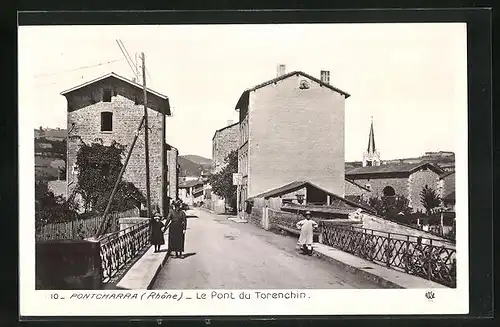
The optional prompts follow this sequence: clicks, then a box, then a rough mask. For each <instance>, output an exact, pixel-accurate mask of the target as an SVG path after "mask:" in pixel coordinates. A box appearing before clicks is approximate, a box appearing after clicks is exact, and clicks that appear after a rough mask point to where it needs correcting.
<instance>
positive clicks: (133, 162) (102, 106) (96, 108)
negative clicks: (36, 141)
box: [67, 94, 164, 210]
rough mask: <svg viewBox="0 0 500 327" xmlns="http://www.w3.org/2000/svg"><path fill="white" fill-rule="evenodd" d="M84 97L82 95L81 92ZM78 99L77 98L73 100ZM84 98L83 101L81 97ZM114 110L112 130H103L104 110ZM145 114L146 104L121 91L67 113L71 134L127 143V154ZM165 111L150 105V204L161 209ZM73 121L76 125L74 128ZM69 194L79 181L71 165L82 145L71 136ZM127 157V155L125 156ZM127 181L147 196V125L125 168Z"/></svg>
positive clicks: (89, 140)
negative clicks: (135, 100) (145, 147)
mask: <svg viewBox="0 0 500 327" xmlns="http://www.w3.org/2000/svg"><path fill="white" fill-rule="evenodd" d="M82 96H83V95H82ZM72 101H73V102H75V101H76V100H72ZM82 101H83V100H82ZM104 111H106V112H112V113H113V131H112V132H102V131H101V112H104ZM143 114H144V106H143V105H140V104H139V105H136V104H135V102H134V101H133V100H131V99H130V97H128V96H127V97H126V96H123V95H121V94H118V95H115V96H113V97H112V102H97V103H94V104H91V105H88V106H82V107H81V108H80V109H78V110H74V111H70V112H69V113H68V117H67V118H68V130H71V133H70V136H75V135H78V136H80V137H81V138H82V140H83V141H84V142H85V143H87V144H89V143H92V142H93V141H96V140H99V139H100V140H102V142H103V144H104V145H110V144H111V142H112V141H113V140H115V141H116V142H118V143H120V144H122V145H124V146H125V147H126V148H125V155H126V154H127V153H128V150H129V148H130V145H131V143H132V140H133V138H134V135H135V131H136V130H137V128H138V127H139V123H140V121H141V119H142V116H143ZM163 119H164V117H163V114H162V113H160V112H158V111H155V110H152V109H149V108H148V124H149V160H150V165H149V166H150V185H151V207H152V210H154V209H155V207H159V208H160V210H161V209H162V208H161V207H162V193H163V192H162V190H163V185H162V169H163V163H164V158H163V145H164V133H163V130H162V122H163ZM73 124H74V127H72V126H73ZM67 144H68V157H67V161H68V163H67V164H68V169H67V174H68V176H67V181H68V194H71V193H72V192H73V190H74V188H75V186H76V185H77V183H78V176H77V175H76V174H73V173H72V167H73V165H74V164H75V162H76V155H77V153H78V150H79V148H80V141H79V140H78V139H71V138H68V141H67ZM123 160H125V156H124V157H123ZM123 178H124V180H126V181H129V182H132V183H134V185H135V186H136V187H137V188H139V189H140V190H141V191H142V192H143V194H144V196H146V169H145V149H144V127H143V128H142V130H141V133H140V135H139V138H138V139H137V142H136V144H135V147H134V149H133V152H132V154H131V157H130V161H129V163H128V166H127V168H126V170H125V173H124V176H123Z"/></svg>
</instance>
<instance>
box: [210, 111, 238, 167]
mask: <svg viewBox="0 0 500 327" xmlns="http://www.w3.org/2000/svg"><path fill="white" fill-rule="evenodd" d="M239 142H240V127H239V122H236V123H233V122H231V121H228V125H227V126H226V127H224V128H221V129H218V130H216V131H215V133H214V136H213V137H212V160H213V173H217V172H218V171H220V169H222V168H223V167H224V166H225V160H226V158H227V156H228V155H229V154H230V153H231V152H232V151H237V150H238V147H239Z"/></svg>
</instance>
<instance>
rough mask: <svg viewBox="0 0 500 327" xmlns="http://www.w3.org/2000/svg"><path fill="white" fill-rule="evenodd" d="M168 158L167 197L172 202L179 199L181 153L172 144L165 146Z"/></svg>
mask: <svg viewBox="0 0 500 327" xmlns="http://www.w3.org/2000/svg"><path fill="white" fill-rule="evenodd" d="M165 150H166V151H167V153H166V158H167V196H168V197H169V200H170V201H175V200H177V199H178V196H179V192H178V189H177V187H178V184H179V163H178V157H179V151H178V150H177V148H175V147H173V146H171V145H170V144H168V143H167V144H166V145H165Z"/></svg>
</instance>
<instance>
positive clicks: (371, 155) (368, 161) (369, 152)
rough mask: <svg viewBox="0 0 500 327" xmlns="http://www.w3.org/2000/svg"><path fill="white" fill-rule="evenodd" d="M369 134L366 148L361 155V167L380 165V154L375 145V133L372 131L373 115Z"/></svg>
mask: <svg viewBox="0 0 500 327" xmlns="http://www.w3.org/2000/svg"><path fill="white" fill-rule="evenodd" d="M371 118H372V119H371V125H370V134H369V135H368V148H367V149H366V152H365V153H364V155H363V167H366V166H380V154H379V153H378V151H377V148H376V147H375V133H374V132H373V116H372V117H371Z"/></svg>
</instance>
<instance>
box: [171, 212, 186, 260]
mask: <svg viewBox="0 0 500 327" xmlns="http://www.w3.org/2000/svg"><path fill="white" fill-rule="evenodd" d="M169 216H170V221H171V223H170V228H169V233H168V252H169V254H170V253H172V252H175V256H176V257H177V258H182V253H183V252H184V240H185V234H186V228H187V220H186V213H185V212H184V211H183V210H182V207H181V204H180V203H178V202H177V203H175V204H174V205H173V206H172V209H171V210H170V214H169Z"/></svg>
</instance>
